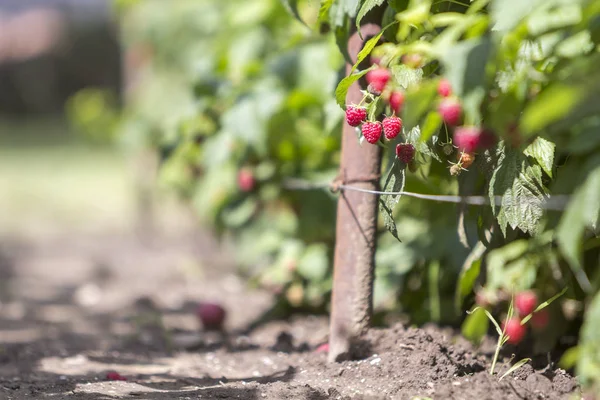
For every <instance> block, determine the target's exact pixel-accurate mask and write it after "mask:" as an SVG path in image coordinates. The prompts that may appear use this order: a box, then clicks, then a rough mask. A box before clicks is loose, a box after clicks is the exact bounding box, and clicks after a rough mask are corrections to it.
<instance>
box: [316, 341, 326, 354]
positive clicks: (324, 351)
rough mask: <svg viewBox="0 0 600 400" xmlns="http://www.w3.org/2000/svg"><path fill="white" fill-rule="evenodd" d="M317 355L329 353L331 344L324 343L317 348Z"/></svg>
mask: <svg viewBox="0 0 600 400" xmlns="http://www.w3.org/2000/svg"><path fill="white" fill-rule="evenodd" d="M315 353H329V343H323V344H321V345H319V347H317V349H316V350H315Z"/></svg>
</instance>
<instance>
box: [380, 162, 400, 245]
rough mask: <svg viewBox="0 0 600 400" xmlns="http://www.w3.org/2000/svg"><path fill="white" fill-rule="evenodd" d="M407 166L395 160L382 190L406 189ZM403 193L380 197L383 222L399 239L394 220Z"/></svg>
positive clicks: (395, 190) (396, 190)
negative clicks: (402, 166)
mask: <svg viewBox="0 0 600 400" xmlns="http://www.w3.org/2000/svg"><path fill="white" fill-rule="evenodd" d="M405 178H406V176H405V168H401V167H400V161H398V159H396V160H394V164H392V168H390V172H389V173H388V176H387V178H386V180H385V184H384V185H383V188H382V190H383V191H384V192H396V193H397V192H401V191H402V190H403V189H404V182H405ZM400 197H401V195H399V194H394V195H391V194H385V195H382V196H381V197H379V210H380V211H381V214H382V215H383V223H384V225H385V227H386V228H387V229H388V230H389V231H390V233H391V234H392V235H393V236H394V237H395V238H396V239H398V240H400V238H399V237H398V229H397V228H396V221H394V207H396V204H398V201H399V200H400Z"/></svg>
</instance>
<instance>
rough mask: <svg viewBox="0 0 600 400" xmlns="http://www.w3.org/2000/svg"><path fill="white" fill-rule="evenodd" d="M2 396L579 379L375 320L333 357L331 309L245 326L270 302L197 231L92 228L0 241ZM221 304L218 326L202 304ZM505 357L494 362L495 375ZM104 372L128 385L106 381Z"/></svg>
mask: <svg viewBox="0 0 600 400" xmlns="http://www.w3.org/2000/svg"><path fill="white" fill-rule="evenodd" d="M0 243H1V246H0V247H1V248H0V254H1V255H2V258H1V260H0V399H14V400H22V399H32V398H40V399H42V398H44V399H45V398H49V399H52V398H54V399H90V400H91V399H248V400H252V399H266V400H276V399H277V400H280V399H307V400H320V399H340V400H341V399H372V400H376V399H377V400H379V399H412V398H434V399H570V398H573V397H572V396H574V395H575V396H576V395H577V393H578V387H577V384H576V380H575V379H574V378H573V377H572V376H570V375H569V374H567V373H566V372H565V371H562V370H560V369H556V368H554V367H553V366H552V365H548V364H547V362H546V363H545V365H544V363H539V362H537V363H534V364H533V365H534V367H535V368H536V369H534V367H533V366H531V365H525V366H524V367H522V368H521V369H519V370H518V371H517V372H515V373H514V374H512V375H510V376H507V377H506V378H504V379H503V380H502V381H500V382H499V380H498V375H495V376H490V375H489V373H488V371H489V367H490V357H491V355H492V351H493V345H494V343H493V338H490V339H489V340H486V341H485V342H484V344H483V345H482V346H481V347H480V348H479V349H475V348H473V347H472V346H471V345H470V344H469V343H467V342H466V341H464V340H462V339H460V338H459V337H458V336H457V335H456V334H455V332H453V331H452V330H448V329H440V328H438V327H435V326H431V327H425V328H419V329H418V328H414V327H406V326H403V325H401V324H398V325H394V326H392V327H389V328H386V329H373V330H372V331H371V332H370V333H369V335H368V336H367V337H366V338H365V341H364V347H363V348H362V357H361V359H359V360H356V361H349V362H343V363H339V364H328V363H327V362H326V358H327V357H326V354H325V353H323V352H317V351H315V349H316V348H317V347H318V346H319V345H320V344H322V343H324V342H326V340H327V319H326V317H324V316H323V317H317V316H295V317H291V318H290V319H288V320H286V321H281V320H279V321H268V322H264V323H261V324H258V325H257V326H256V327H255V328H254V329H252V330H248V329H247V328H248V326H250V325H251V324H252V323H253V322H255V321H257V320H258V319H259V318H260V317H261V315H262V314H263V313H264V312H266V311H267V310H268V309H269V307H270V306H271V305H272V304H273V299H272V298H271V296H270V295H269V294H267V293H264V292H260V291H251V290H249V289H248V288H247V286H246V285H245V283H244V282H243V281H242V280H241V279H240V278H239V277H237V275H236V274H235V273H234V269H233V268H232V264H231V262H230V261H229V260H228V259H227V258H226V257H225V255H224V254H227V251H225V252H223V251H221V252H218V251H215V249H216V248H217V247H218V246H217V244H216V243H215V242H214V240H212V239H211V238H210V236H208V235H205V234H199V233H193V232H183V233H179V234H172V235H170V236H165V237H161V238H154V239H153V240H145V241H144V240H140V239H139V238H136V237H134V236H132V235H125V234H118V235H117V234H115V235H101V234H89V235H85V236H75V237H74V236H68V235H66V236H62V237H45V238H38V239H29V240H26V241H23V240H18V241H17V240H8V239H4V240H3V241H0ZM203 299H210V300H215V301H219V302H221V303H223V304H224V305H225V306H226V307H227V310H228V312H229V317H228V321H227V332H228V334H227V335H226V336H224V335H221V334H218V333H205V332H202V331H201V330H200V329H199V326H198V322H197V320H196V318H195V315H194V309H195V305H196V303H197V302H198V301H199V300H203ZM508 367H509V363H508V360H506V359H504V360H501V362H500V365H499V367H498V371H499V373H500V374H502V373H503V372H505V371H506V370H507V369H508ZM110 371H115V372H118V373H119V374H121V375H123V376H125V377H126V378H127V381H109V380H107V379H106V375H107V373H108V372H110Z"/></svg>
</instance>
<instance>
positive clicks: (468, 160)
mask: <svg viewBox="0 0 600 400" xmlns="http://www.w3.org/2000/svg"><path fill="white" fill-rule="evenodd" d="M473 161H475V154H473V153H464V152H463V153H460V154H459V156H458V163H459V164H460V166H461V167H462V168H469V167H470V166H471V164H473Z"/></svg>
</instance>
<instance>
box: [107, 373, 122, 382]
mask: <svg viewBox="0 0 600 400" xmlns="http://www.w3.org/2000/svg"><path fill="white" fill-rule="evenodd" d="M106 380H108V381H126V380H127V378H126V377H124V376H123V375H121V374H119V373H118V372H115V371H111V372H108V373H107V374H106Z"/></svg>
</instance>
